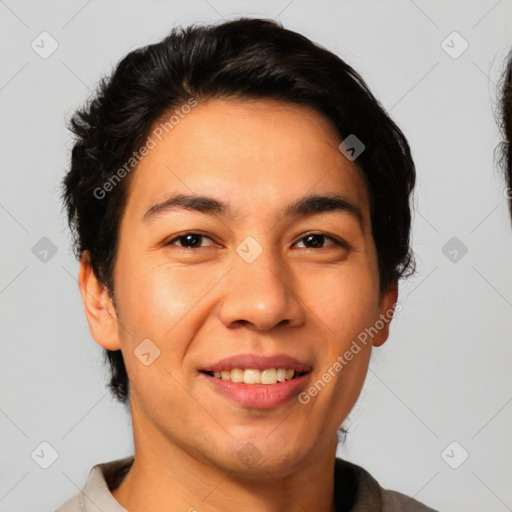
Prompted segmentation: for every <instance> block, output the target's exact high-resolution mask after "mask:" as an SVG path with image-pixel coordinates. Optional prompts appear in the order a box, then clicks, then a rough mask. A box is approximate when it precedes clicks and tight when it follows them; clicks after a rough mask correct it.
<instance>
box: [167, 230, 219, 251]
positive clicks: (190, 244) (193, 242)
mask: <svg viewBox="0 0 512 512" xmlns="http://www.w3.org/2000/svg"><path fill="white" fill-rule="evenodd" d="M203 238H205V239H208V240H211V238H209V237H207V236H206V235H202V234H200V233H192V232H191V233H185V234H183V235H180V236H177V237H176V238H173V239H172V240H170V241H169V242H167V244H166V245H177V244H175V243H174V242H176V241H178V242H179V243H180V245H178V247H182V248H184V249H198V248H200V247H201V240H202V239H203ZM203 247H207V246H203Z"/></svg>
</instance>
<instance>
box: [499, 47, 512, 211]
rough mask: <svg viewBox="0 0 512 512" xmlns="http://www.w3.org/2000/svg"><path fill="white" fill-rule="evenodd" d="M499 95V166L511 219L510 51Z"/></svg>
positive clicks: (511, 59)
mask: <svg viewBox="0 0 512 512" xmlns="http://www.w3.org/2000/svg"><path fill="white" fill-rule="evenodd" d="M500 93H501V96H500V99H499V107H498V115H499V119H498V124H499V126H500V129H501V133H502V134H503V141H502V142H501V143H500V144H499V146H498V148H499V149H500V150H501V155H500V164H501V168H502V169H503V174H504V176H505V182H506V187H507V188H506V189H505V193H504V196H505V197H506V198H507V199H508V208H509V212H510V215H511V218H512V51H511V52H510V53H509V55H508V63H507V64H506V69H505V71H504V73H503V76H502V78H501V91H500Z"/></svg>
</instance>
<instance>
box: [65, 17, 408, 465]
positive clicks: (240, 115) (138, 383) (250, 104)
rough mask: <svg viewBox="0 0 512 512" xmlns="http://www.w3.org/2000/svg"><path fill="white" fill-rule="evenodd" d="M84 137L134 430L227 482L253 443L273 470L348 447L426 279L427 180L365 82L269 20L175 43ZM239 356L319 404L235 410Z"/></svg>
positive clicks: (87, 242) (100, 106) (83, 197)
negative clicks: (417, 215) (356, 411)
mask: <svg viewBox="0 0 512 512" xmlns="http://www.w3.org/2000/svg"><path fill="white" fill-rule="evenodd" d="M72 128H73V130H74V132H75V134H76V136H77V141H76V143H75V146H74V148H73V152H72V165H71V170H70V171H69V173H68V174H67V176H66V178H65V180H64V200H65V204H66V206H67V209H68V217H69V222H70V224H71V226H72V228H73V229H74V233H75V243H76V245H75V247H76V252H77V255H78V256H79V257H80V258H81V269H80V279H79V281H80V285H81V292H82V297H83V301H84V305H85V309H86V314H87V318H88V321H89V325H90V328H91V333H92V335H93V337H94V339H95V340H96V341H97V342H98V343H99V344H100V345H101V346H102V347H103V348H105V349H106V350H107V354H108V357H109V360H110V363H111V367H112V381H111V389H112V390H113V392H114V393H115V394H116V396H117V397H118V398H119V399H120V400H121V401H126V400H127V399H128V397H129V396H130V397H131V407H132V416H133V420H134V430H135V431H138V432H139V435H140V436H142V437H144V435H145V436H152V437H151V439H158V438H159V437H160V438H161V439H167V440H169V439H170V440H172V442H173V444H174V445H175V446H180V447H182V448H184V449H185V450H187V452H188V453H194V454H195V455H196V456H197V457H198V458H203V459H205V460H209V461H210V462H213V463H215V464H216V465H221V466H224V467H226V468H229V467H233V466H232V464H233V460H234V459H232V458H231V459H229V457H233V456H234V454H235V453H236V450H237V446H239V443H240V442H241V440H244V441H246V442H250V443H252V444H251V446H257V447H258V448H257V449H258V453H260V454H263V455H264V456H265V457H266V459H265V460H266V461H267V464H268V467H269V468H274V470H276V471H279V468H281V469H282V468H283V466H282V464H283V463H284V462H285V461H288V463H289V464H291V461H292V459H293V458H294V457H297V454H299V457H298V458H297V459H296V461H297V463H299V461H301V460H302V461H303V460H304V457H305V456H307V454H309V453H313V451H314V450H318V449H322V448H325V446H326V445H327V444H328V443H332V438H331V436H329V435H327V434H329V433H331V434H332V433H335V432H336V430H337V427H338V426H339V424H340V423H341V422H342V421H343V419H344V418H345V417H346V415H347V414H348V413H349V412H350V410H351V408H352V406H353V405H354V403H355V401H356V399H357V397H358V395H359V392H360V390H361V387H362V385H363V382H364V378H365V375H366V371H367V367H368V361H369V356H370V353H371V347H372V346H380V345H381V344H382V343H384V341H385V340H386V338H387V336H388V333H389V322H390V320H391V316H392V311H393V306H394V304H395V302H396V297H397V282H398V279H399V278H400V277H403V276H405V275H407V274H408V272H411V271H412V270H413V257H412V252H411V250H410V247H409V232H410V221H411V214H410V207H409V198H410V197H409V196H410V194H411V192H412V190H413V187H414V182H415V169H414V164H413V162H412V158H411V155H410V150H409V147H408V144H407V141H406V139H405V137H404V136H403V134H402V132H401V131H400V130H399V128H398V127H397V126H396V125H395V124H394V123H393V122H392V121H391V119H390V118H389V117H388V116H387V115H386V113H385V112H384V110H383V109H382V107H381V106H380V105H379V103H378V102H377V101H376V99H375V98H374V97H373V96H372V94H371V93H370V91H369V90H368V88H367V86H366V85H365V83H364V82H363V80H362V79H361V78H360V77H359V75H357V73H356V72H355V71H354V70H353V69H352V68H350V67H349V66H348V65H347V64H346V63H344V62H343V61H342V60H340V59H339V58H338V57H336V56H335V55H333V54H331V53H330V52H328V51H326V50H324V49H322V48H320V47H318V46H316V45H314V44H313V43H312V42H310V41H309V40H307V39H306V38H304V37H303V36H300V35H299V34H296V33H294V32H291V31H288V30H285V29H283V28H282V27H280V26H279V25H278V24H276V23H274V22H270V21H265V20H247V19H243V20H238V21H234V22H228V23H223V24H221V25H218V26H212V27H203V28H200V27H194V28H188V29H185V30H175V31H173V32H172V33H171V35H170V36H169V37H168V38H166V39H164V40H163V41H162V42H160V43H158V44H155V45H151V46H148V47H146V48H142V49H139V50H136V51H134V52H132V53H130V54H129V55H128V56H127V57H125V58H124V59H123V60H122V61H121V63H120V64H119V65H118V67H117V69H116V71H115V73H114V74H113V76H112V77H111V78H110V79H109V80H108V81H104V82H103V83H102V85H101V87H100V90H99V91H98V93H97V95H96V97H95V99H93V101H92V102H91V103H90V105H88V106H87V107H86V108H85V109H83V110H81V111H79V112H78V113H77V114H76V115H75V117H74V119H73V121H72ZM342 141H345V143H344V144H341V143H342ZM340 144H341V146H340ZM363 145H364V146H363ZM340 148H341V149H340ZM241 354H250V355H251V357H253V356H256V357H257V356H270V358H271V359H272V357H275V356H276V354H281V355H286V356H287V357H288V358H293V359H294V360H296V361H299V362H300V363H302V365H303V368H302V369H301V371H306V370H307V373H306V375H304V376H303V377H301V379H302V380H301V382H303V383H304V384H301V386H302V387H301V388H300V389H301V390H302V395H301V396H302V400H297V399H296V398H295V400H292V401H290V400H286V399H285V398H286V397H281V398H282V400H284V401H282V403H281V402H279V400H280V397H279V393H278V392H277V391H276V389H280V388H279V386H285V387H286V386H289V384H286V385H283V384H267V386H268V393H266V394H265V393H264V394H263V395H261V396H259V398H258V397H256V398H255V395H254V394H251V393H249V395H245V394H244V392H241V395H240V396H238V395H237V396H236V397H234V396H232V395H230V393H231V391H230V389H232V388H231V387H230V386H227V387H226V386H224V387H223V384H222V383H219V382H215V380H216V374H215V373H214V372H216V371H220V370H224V374H223V377H226V378H228V377H229V376H230V375H228V374H227V373H226V372H227V371H228V369H230V368H231V367H232V366H233V364H231V365H230V363H229V362H227V361H225V360H226V358H229V357H231V356H240V355H241ZM238 363H240V361H238ZM238 363H237V365H236V366H239V367H243V366H244V365H245V368H246V369H252V368H255V367H257V365H258V364H259V363H258V361H256V362H254V361H251V362H249V361H246V362H245V363H240V364H238ZM269 364H270V363H269ZM279 365H281V366H282V367H285V368H289V367H290V366H293V365H292V363H291V362H290V361H289V360H288V362H287V361H285V360H281V361H280V362H278V361H277V359H276V363H275V364H271V365H270V366H271V367H275V368H279V367H280V366H279ZM263 366H264V365H263ZM228 367H229V368H228ZM243 369H244V368H242V370H243ZM269 370H270V368H269ZM297 371H299V370H298V369H297ZM249 373H251V372H249ZM253 373H254V372H253ZM235 374H236V375H235ZM235 374H232V375H231V378H233V379H235V380H236V379H237V378H238V377H237V375H238V373H237V372H235ZM251 375H252V374H251ZM255 375H256V376H257V378H260V377H261V374H255ZM217 376H218V374H217ZM266 376H267V377H269V378H273V373H272V371H270V372H267V373H266ZM128 377H129V384H128ZM247 378H250V375H249V377H247ZM265 378H266V377H265ZM220 380H222V379H220ZM224 384H225V383H224ZM249 385H251V384H249ZM322 385H323V387H322ZM273 386H276V387H274V388H273ZM235 387H236V386H235ZM320 388H321V389H320ZM283 389H284V387H283ZM314 389H316V391H314ZM262 397H263V398H262ZM260 398H261V399H262V400H263V402H262V403H261V404H260V405H258V404H257V403H256V402H258V400H259V399H260ZM265 400H269V402H265ZM264 402H265V403H266V405H265V403H264ZM269 404H272V405H269ZM210 407H211V409H209V408H210ZM212 413H213V416H212ZM289 415H291V417H292V418H293V420H292V421H290V419H289V418H288V420H286V418H287V417H288V416H289ZM272 426H274V427H275V429H274V430H272V432H274V434H273V435H272V436H270V435H269V431H270V429H271V427H272ZM227 432H228V434H227ZM148 439H149V437H148ZM226 443H227V445H226ZM277 447H279V449H277ZM253 455H254V454H253ZM300 455H302V458H301V457H300ZM251 456H252V455H251ZM238 459H240V460H242V459H241V458H240V455H239V454H238ZM294 460H295V459H294ZM242 462H243V460H242ZM290 467H291V466H290V465H288V466H287V468H288V469H289V468H290Z"/></svg>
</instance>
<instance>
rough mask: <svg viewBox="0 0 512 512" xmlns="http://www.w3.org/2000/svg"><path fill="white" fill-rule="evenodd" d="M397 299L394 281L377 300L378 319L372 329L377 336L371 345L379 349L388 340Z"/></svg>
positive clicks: (395, 282)
mask: <svg viewBox="0 0 512 512" xmlns="http://www.w3.org/2000/svg"><path fill="white" fill-rule="evenodd" d="M397 298H398V282H397V281H394V282H393V283H392V284H391V285H390V286H389V288H388V289H387V291H386V292H384V293H383V294H382V295H381V296H380V299H379V318H378V319H376V321H375V325H374V327H375V328H376V329H377V331H378V332H377V334H376V335H375V336H374V337H373V338H372V345H373V346H374V347H380V346H381V345H383V344H384V342H385V341H386V340H387V339H388V336H389V326H390V324H391V319H392V318H393V310H394V308H395V304H396V300H397Z"/></svg>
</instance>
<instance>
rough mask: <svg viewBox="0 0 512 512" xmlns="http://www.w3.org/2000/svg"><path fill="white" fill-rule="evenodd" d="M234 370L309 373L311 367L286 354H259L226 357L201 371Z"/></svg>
mask: <svg viewBox="0 0 512 512" xmlns="http://www.w3.org/2000/svg"><path fill="white" fill-rule="evenodd" d="M234 368H243V369H247V368H251V369H252V368H254V369H256V370H266V369H267V368H286V369H293V370H295V371H297V372H310V371H311V370H312V366H311V365H309V364H307V363H303V362H302V361H299V360H298V359H295V358H294V357H291V356H288V355H286V354H274V355H269V356H263V355H260V354H247V353H246V354H237V355H234V356H230V357H226V358H225V359H221V360H220V361H216V362H214V363H211V364H208V365H207V366H205V367H204V368H201V371H204V372H220V371H228V370H233V369H234Z"/></svg>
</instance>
